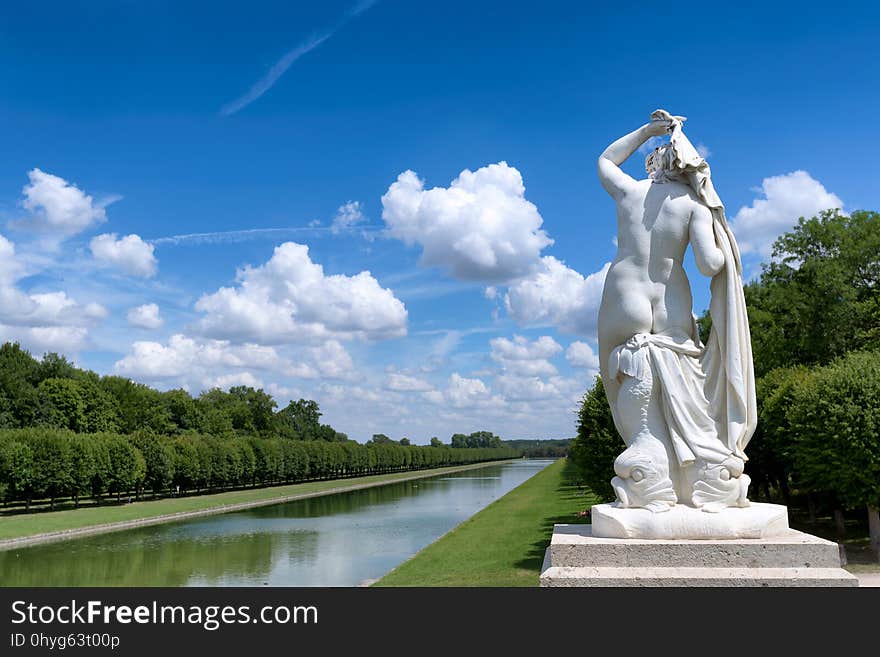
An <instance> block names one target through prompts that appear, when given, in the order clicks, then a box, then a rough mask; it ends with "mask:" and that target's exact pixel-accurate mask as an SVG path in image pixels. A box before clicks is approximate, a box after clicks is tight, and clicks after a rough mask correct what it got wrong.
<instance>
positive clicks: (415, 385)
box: [385, 372, 434, 392]
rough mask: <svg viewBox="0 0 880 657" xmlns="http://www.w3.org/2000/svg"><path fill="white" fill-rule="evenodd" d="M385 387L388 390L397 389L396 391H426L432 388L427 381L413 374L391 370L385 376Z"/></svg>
mask: <svg viewBox="0 0 880 657" xmlns="http://www.w3.org/2000/svg"><path fill="white" fill-rule="evenodd" d="M385 388H386V389H388V390H397V391H398V392H427V391H430V390H433V388H434V386H432V385H431V384H430V383H428V382H427V381H425V380H423V379H419V378H416V377H414V376H408V375H406V374H401V373H399V372H391V373H389V374H388V376H387V377H386V380H385Z"/></svg>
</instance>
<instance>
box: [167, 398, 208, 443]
mask: <svg viewBox="0 0 880 657" xmlns="http://www.w3.org/2000/svg"><path fill="white" fill-rule="evenodd" d="M162 402H163V403H164V405H165V408H166V409H167V411H168V417H169V420H170V422H171V425H172V427H173V428H172V431H171V432H172V433H184V432H187V431H197V432H198V431H206V429H205V426H204V422H205V418H204V416H203V414H202V410H201V408H200V407H199V405H198V403H197V402H196V400H195V399H193V398H192V396H190V394H189V393H188V392H187V391H186V390H183V389H182V388H178V389H176V390H168V391H166V392H163V393H162ZM208 433H210V432H208Z"/></svg>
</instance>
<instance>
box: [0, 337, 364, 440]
mask: <svg viewBox="0 0 880 657" xmlns="http://www.w3.org/2000/svg"><path fill="white" fill-rule="evenodd" d="M277 406H278V405H277V403H276V402H275V400H274V399H273V398H272V396H271V395H269V394H268V393H266V392H264V391H263V390H255V389H254V388H251V387H248V386H235V387H232V388H230V389H229V391H224V390H220V389H219V388H213V389H211V390H207V391H205V392H203V393H201V394H200V395H198V396H197V397H193V396H191V395H190V394H189V393H188V392H187V391H186V390H182V389H178V390H169V391H166V392H160V391H159V390H154V389H153V388H150V387H149V386H145V385H143V384H140V383H135V382H134V381H132V380H130V379H126V378H124V377H120V376H99V375H98V374H96V373H95V372H92V371H89V370H83V369H79V368H77V367H74V366H73V365H72V364H71V363H70V362H69V361H68V360H67V359H66V358H64V356H59V355H58V354H54V353H49V354H46V355H45V356H44V357H43V358H42V359H41V360H37V359H35V358H34V357H33V356H31V355H30V354H29V353H28V352H27V351H25V350H24V349H22V348H21V347H20V346H19V345H18V344H16V343H9V342H7V343H5V344H3V345H2V346H0V428H10V429H17V428H27V427H36V426H39V427H49V428H55V429H69V430H70V431H73V432H76V433H97V432H111V433H121V434H131V433H134V432H135V431H150V432H152V433H156V434H159V435H178V434H183V433H192V432H195V433H202V434H209V435H212V436H217V437H221V438H232V437H235V436H262V437H273V436H277V437H281V438H291V439H295V440H325V441H330V442H344V441H346V440H348V436H346V435H345V434H344V433H341V432H339V431H336V430H335V429H333V427H331V426H329V425H327V424H321V421H320V420H321V411H320V409H319V407H318V404H317V403H316V402H315V401H312V400H308V399H300V400H298V401H291V402H290V403H289V404H288V405H287V406H285V407H284V408H282V409H278V408H277Z"/></svg>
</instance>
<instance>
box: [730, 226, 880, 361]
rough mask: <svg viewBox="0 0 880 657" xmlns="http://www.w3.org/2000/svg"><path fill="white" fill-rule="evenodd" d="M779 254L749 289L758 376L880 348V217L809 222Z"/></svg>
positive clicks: (788, 236)
mask: <svg viewBox="0 0 880 657" xmlns="http://www.w3.org/2000/svg"><path fill="white" fill-rule="evenodd" d="M773 256H774V259H773V261H771V262H770V263H769V264H767V265H764V271H763V273H762V274H761V277H760V279H759V280H758V281H755V282H753V283H750V284H749V285H747V286H746V287H745V293H746V303H747V305H748V309H749V323H750V325H751V330H752V348H753V352H754V359H755V372H756V374H757V375H758V376H761V375H763V374H764V373H766V372H769V371H771V370H773V369H776V368H778V367H789V366H793V365H814V364H825V363H829V362H831V361H832V360H833V359H834V358H836V357H839V356H842V355H844V354H846V353H847V352H850V351H855V350H863V349H877V348H878V347H880V214H878V213H876V212H867V211H856V212H853V213H852V214H851V215H849V216H847V215H843V214H841V213H840V212H839V211H837V210H828V211H824V212H822V213H820V214H819V216H817V217H813V218H811V219H804V218H801V219H800V221H799V222H798V225H797V226H796V227H795V228H794V229H793V230H792V231H790V232H788V233H785V234H784V235H782V236H781V237H780V238H779V239H778V240H776V243H775V244H774V246H773Z"/></svg>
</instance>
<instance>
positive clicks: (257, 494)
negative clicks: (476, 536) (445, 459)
mask: <svg viewBox="0 0 880 657" xmlns="http://www.w3.org/2000/svg"><path fill="white" fill-rule="evenodd" d="M490 464H491V463H479V464H473V465H469V466H451V467H447V468H435V469H431V470H416V471H409V472H395V473H392V474H383V475H371V476H368V477H353V478H351V479H332V480H327V481H308V482H305V483H301V484H290V485H289V486H272V487H271V488H253V489H246V490H237V491H230V492H226V493H215V494H213V495H197V496H192V497H175V498H166V499H161V500H154V501H151V500H147V501H143V502H133V503H131V504H121V505H107V506H93V507H88V508H82V509H69V510H65V511H46V512H38V513H29V514H25V513H22V514H17V515H7V516H2V517H0V541H2V540H5V539H11V538H19V537H22V536H33V535H34V534H43V533H46V532H55V531H62V530H66V529H78V528H82V527H91V526H94V525H103V524H106V523H113V522H125V521H128V520H140V519H143V518H153V517H155V516H163V515H168V514H173V513H182V512H188V511H190V512H191V511H203V510H207V509H216V508H218V507H225V506H228V505H233V504H242V503H249V502H264V501H265V502H269V501H279V502H281V501H285V500H286V499H288V498H295V497H296V496H301V495H309V494H314V493H321V492H324V491H333V492H342V491H344V490H350V489H352V488H363V487H367V486H369V485H379V484H383V483H390V482H394V481H399V480H401V479H412V478H417V477H433V476H436V475H440V474H443V473H445V472H454V471H458V470H462V469H470V468H474V467H484V466H486V465H490Z"/></svg>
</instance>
